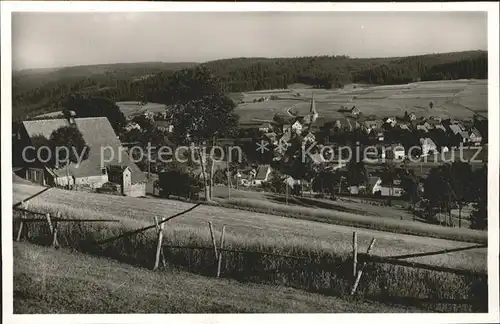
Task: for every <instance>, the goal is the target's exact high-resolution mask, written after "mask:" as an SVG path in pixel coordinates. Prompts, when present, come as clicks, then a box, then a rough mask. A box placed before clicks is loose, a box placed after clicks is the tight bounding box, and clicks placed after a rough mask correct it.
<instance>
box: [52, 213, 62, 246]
mask: <svg viewBox="0 0 500 324" xmlns="http://www.w3.org/2000/svg"><path fill="white" fill-rule="evenodd" d="M60 216H61V213H60V212H58V213H57V217H56V219H55V220H54V227H53V230H52V235H53V237H52V247H54V248H59V242H58V241H57V218H60Z"/></svg>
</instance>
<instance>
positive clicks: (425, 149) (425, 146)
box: [420, 137, 437, 156]
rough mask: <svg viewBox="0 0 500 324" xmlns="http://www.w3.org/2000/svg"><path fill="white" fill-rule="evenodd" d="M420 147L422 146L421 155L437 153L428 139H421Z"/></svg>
mask: <svg viewBox="0 0 500 324" xmlns="http://www.w3.org/2000/svg"><path fill="white" fill-rule="evenodd" d="M420 145H421V146H422V155H424V156H425V155H428V154H429V153H435V152H437V147H436V144H435V143H434V141H433V140H431V139H430V138H428V137H426V138H421V139H420Z"/></svg>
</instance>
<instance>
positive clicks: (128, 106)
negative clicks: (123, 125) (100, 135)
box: [116, 101, 166, 118]
mask: <svg viewBox="0 0 500 324" xmlns="http://www.w3.org/2000/svg"><path fill="white" fill-rule="evenodd" d="M116 105H117V106H118V107H119V108H120V110H121V111H122V113H123V114H124V115H125V118H129V117H131V116H134V115H138V114H141V113H143V112H144V111H146V110H147V111H150V112H152V113H159V112H164V111H165V108H166V106H165V105H163V104H159V103H154V102H148V103H147V104H145V105H140V104H139V103H138V102H137V101H119V102H117V103H116Z"/></svg>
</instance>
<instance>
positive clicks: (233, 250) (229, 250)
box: [162, 244, 311, 261]
mask: <svg viewBox="0 0 500 324" xmlns="http://www.w3.org/2000/svg"><path fill="white" fill-rule="evenodd" d="M162 246H163V247H164V248H170V249H188V250H213V247H209V246H196V245H169V244H163V245H162ZM217 251H219V252H220V251H222V252H229V253H248V254H261V255H269V256H275V257H282V258H289V259H296V260H305V261H310V260H311V259H310V258H305V257H299V256H296V255H290V254H279V253H272V252H264V251H247V250H235V249H228V248H217Z"/></svg>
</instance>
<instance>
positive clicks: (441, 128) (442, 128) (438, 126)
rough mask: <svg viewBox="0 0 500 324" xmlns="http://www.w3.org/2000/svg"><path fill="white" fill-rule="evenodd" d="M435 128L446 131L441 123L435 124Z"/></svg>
mask: <svg viewBox="0 0 500 324" xmlns="http://www.w3.org/2000/svg"><path fill="white" fill-rule="evenodd" d="M435 129H440V130H442V131H443V132H446V128H445V127H444V126H443V125H441V124H439V125H436V128H435Z"/></svg>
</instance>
